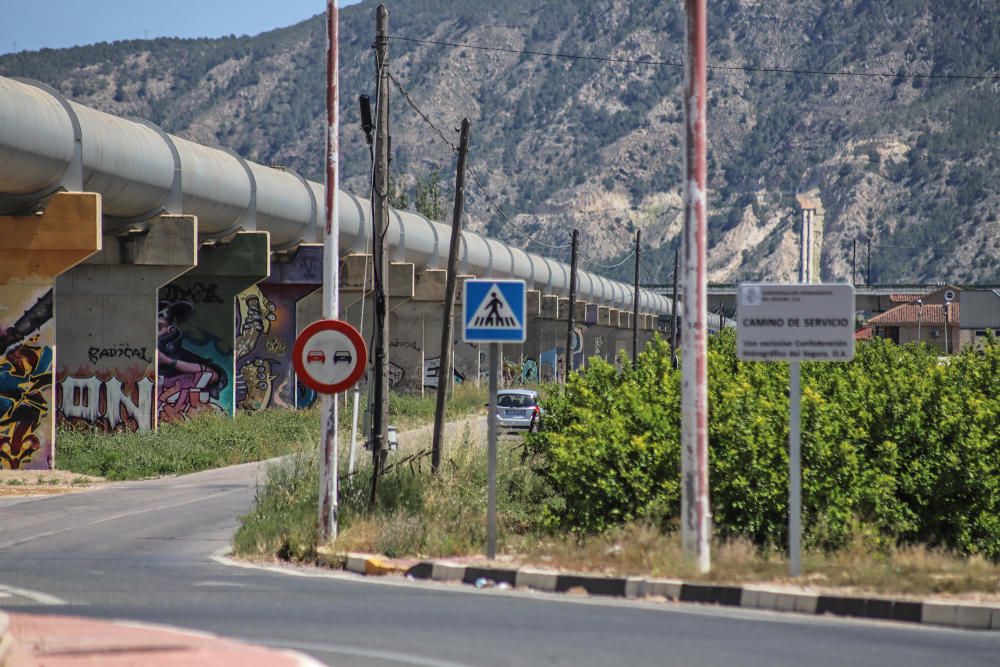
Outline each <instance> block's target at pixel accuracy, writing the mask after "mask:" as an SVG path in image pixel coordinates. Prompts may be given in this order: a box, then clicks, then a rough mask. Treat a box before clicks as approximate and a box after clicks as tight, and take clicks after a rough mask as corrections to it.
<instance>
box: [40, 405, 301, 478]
mask: <svg viewBox="0 0 1000 667" xmlns="http://www.w3.org/2000/svg"><path fill="white" fill-rule="evenodd" d="M318 438H319V413H318V412H317V411H316V410H309V411H300V412H295V411H291V410H268V411H265V412H256V413H239V414H237V415H236V417H228V416H225V415H218V414H205V415H199V416H198V417H195V418H193V419H191V420H190V421H185V422H177V423H170V424H164V425H163V426H161V427H160V430H159V432H157V433H149V432H145V433H126V432H116V433H105V432H103V431H99V430H96V429H93V428H70V429H62V430H60V432H59V449H58V452H57V456H58V463H59V467H60V468H63V469H66V470H71V471H73V472H76V473H80V474H85V475H97V476H100V477H106V478H107V479H110V480H127V479H143V478H148V477H157V476H160V475H178V474H184V473H191V472H197V471H199V470H206V469H208V468H218V467H222V466H227V465H234V464H237V463H248V462H251V461H262V460H264V459H269V458H274V457H276V456H283V455H285V454H289V453H291V452H294V451H296V449H298V448H299V447H300V446H301V445H302V444H303V443H313V442H317V440H318Z"/></svg>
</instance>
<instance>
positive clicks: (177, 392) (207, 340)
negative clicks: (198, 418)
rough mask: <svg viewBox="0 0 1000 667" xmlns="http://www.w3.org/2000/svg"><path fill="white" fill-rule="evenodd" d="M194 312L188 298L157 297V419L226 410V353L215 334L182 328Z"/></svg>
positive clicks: (170, 418) (170, 419) (183, 417)
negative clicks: (158, 385)
mask: <svg viewBox="0 0 1000 667" xmlns="http://www.w3.org/2000/svg"><path fill="white" fill-rule="evenodd" d="M194 313H195V308H194V305H193V304H192V303H191V302H190V301H171V300H169V299H161V300H160V305H159V311H158V320H157V321H158V324H159V328H158V335H157V356H158V359H159V374H160V395H159V397H158V407H157V409H158V410H159V415H160V419H163V420H166V421H176V420H181V419H186V418H189V417H192V416H194V415H196V414H198V413H201V412H208V411H220V412H228V410H227V408H226V406H227V404H228V405H231V403H230V402H229V401H231V397H229V396H224V392H225V390H226V389H227V388H228V386H229V377H228V375H227V373H226V371H225V368H226V365H228V363H230V362H229V355H227V354H226V353H225V350H224V348H223V346H222V344H221V343H222V342H221V341H220V340H219V338H218V337H217V336H213V335H212V334H210V333H208V332H206V331H204V330H201V329H196V330H195V331H182V330H181V327H180V325H181V324H183V323H184V322H186V321H188V320H189V319H191V317H192V316H193V315H194Z"/></svg>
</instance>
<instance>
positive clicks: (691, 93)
mask: <svg viewBox="0 0 1000 667" xmlns="http://www.w3.org/2000/svg"><path fill="white" fill-rule="evenodd" d="M706 4H707V3H706V0H684V5H685V9H686V10H687V60H686V62H687V65H688V66H687V71H686V76H685V82H684V83H685V86H684V125H685V151H684V158H685V159H684V162H685V166H686V170H685V171H686V176H687V180H686V182H685V183H684V227H683V232H682V237H683V241H684V324H683V325H684V334H683V336H682V340H681V343H682V344H681V350H682V355H683V360H682V363H681V371H682V378H681V391H682V396H681V542H682V544H683V546H684V552H685V555H686V556H687V558H688V559H689V560H691V561H693V562H694V563H695V564H696V565H697V568H698V572H700V573H705V572H708V571H709V570H710V569H711V557H710V555H709V550H708V549H709V536H710V533H711V525H710V522H711V516H710V515H709V505H708V326H707V324H708V311H707V302H708V285H707V283H706V276H705V263H706V246H707V243H708V239H707V235H706V224H705V217H706V207H707V203H708V202H707V196H708V169H707V168H708V160H707V151H706V140H707V137H706V135H707V128H706V113H707V108H706V98H707V91H706V88H707V85H708V79H707V67H706V65H707V59H708V56H707V36H708V35H707V33H708V12H707V7H706Z"/></svg>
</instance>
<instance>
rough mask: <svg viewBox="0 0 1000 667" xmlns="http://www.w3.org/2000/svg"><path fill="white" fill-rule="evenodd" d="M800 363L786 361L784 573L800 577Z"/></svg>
mask: <svg viewBox="0 0 1000 667" xmlns="http://www.w3.org/2000/svg"><path fill="white" fill-rule="evenodd" d="M800 365H801V364H800V362H798V361H790V362H788V376H789V378H788V403H789V416H788V573H789V574H790V575H791V576H793V577H797V576H799V575H800V574H802V436H801V426H802V421H801V415H802V410H801V402H802V391H801V387H800V382H799V380H800V374H799V371H800Z"/></svg>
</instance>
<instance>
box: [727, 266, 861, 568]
mask: <svg viewBox="0 0 1000 667" xmlns="http://www.w3.org/2000/svg"><path fill="white" fill-rule="evenodd" d="M736 322H737V328H736V333H737V336H736V341H737V342H736V356H737V357H739V358H740V359H742V360H744V361H787V362H789V383H788V402H789V412H790V414H789V423H788V486H789V491H788V570H789V573H790V574H791V575H792V576H793V577H797V576H799V575H800V574H801V573H802V443H801V398H802V392H801V387H800V368H799V365H800V363H801V362H802V361H850V360H851V359H853V358H854V287H853V286H852V285H839V284H838V285H822V284H820V285H800V284H786V285H778V284H744V285H740V290H739V299H738V300H737V311H736Z"/></svg>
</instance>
